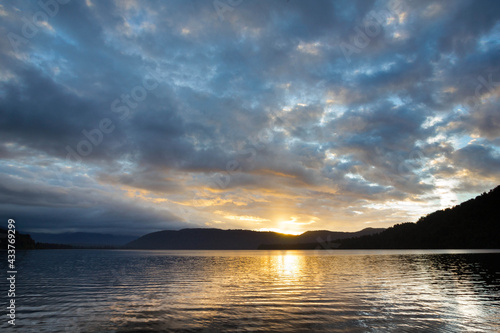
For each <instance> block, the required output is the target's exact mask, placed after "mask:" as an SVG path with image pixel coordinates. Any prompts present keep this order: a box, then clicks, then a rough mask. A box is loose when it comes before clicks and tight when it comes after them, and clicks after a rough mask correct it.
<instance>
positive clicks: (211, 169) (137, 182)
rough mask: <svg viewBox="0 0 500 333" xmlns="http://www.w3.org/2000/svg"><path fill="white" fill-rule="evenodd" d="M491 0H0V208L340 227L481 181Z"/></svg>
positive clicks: (409, 218) (491, 66)
mask: <svg viewBox="0 0 500 333" xmlns="http://www.w3.org/2000/svg"><path fill="white" fill-rule="evenodd" d="M499 51H500V2H499V1H487V0H483V1H472V0H471V1H466V0H454V1H425V0H424V1H420V0H419V1H417V0H406V1H405V0H401V1H369V0H366V1H352V0H349V1H302V0H275V1H263V0H262V1H257V0H256V1H251V0H215V1H212V0H209V1H202V0H182V1H180V0H179V1H130V0H127V1H118V0H117V1H96V0H87V1H83V0H82V1H76V0H73V1H68V0H59V1H56V0H42V1H13V0H10V1H2V3H1V5H0V217H1V218H2V219H3V220H4V221H5V223H7V219H8V218H14V219H15V220H16V225H17V228H18V230H23V231H27V232H51V233H58V232H76V231H83V232H101V233H113V234H124V235H143V234H146V233H148V232H153V231H158V230H165V229H181V228H195V227H204V228H206V227H211V228H221V229H252V230H274V231H280V232H287V233H295V234H297V233H300V232H303V231H306V230H332V231H357V230H360V229H363V228H366V227H383V228H386V227H390V226H392V225H394V224H395V223H401V222H415V221H417V220H418V218H419V217H420V216H423V215H426V214H429V213H431V212H433V211H435V210H437V209H443V208H447V207H451V206H454V205H456V204H459V203H460V202H462V201H464V200H468V199H470V198H473V197H475V196H477V195H479V194H481V193H482V192H485V191H488V190H489V189H492V188H494V187H496V186H498V185H499V184H500V112H499V105H500V103H499V102H500V52H499Z"/></svg>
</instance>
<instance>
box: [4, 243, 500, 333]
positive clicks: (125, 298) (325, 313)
mask: <svg viewBox="0 0 500 333" xmlns="http://www.w3.org/2000/svg"><path fill="white" fill-rule="evenodd" d="M5 263H6V260H4V261H3V262H2V264H1V265H5ZM499 263H500V253H498V251H497V252H496V253H480V251H334V250H332V251H119V250H117V251H112V250H102V251H101V250H42V251H26V252H20V253H18V275H17V281H16V288H17V290H16V305H17V320H16V329H17V331H19V332H143V331H146V332H147V331H152V332H153V331H164V332H220V331H222V332H252V331H253V332H306V331H315V332H465V331H466V332H475V331H476V332H498V331H500V321H499V320H498V318H500V264H499ZM0 268H1V269H2V270H3V271H6V267H4V266H1V267H0ZM0 283H1V287H2V290H4V291H6V290H7V289H8V288H7V284H6V282H5V280H4V281H1V282H0ZM2 293H3V291H2ZM5 299H6V298H5V297H3V298H2V302H3V303H2V307H3V308H4V309H5V305H6V303H5ZM4 313H5V312H4ZM6 327H8V325H7V319H6V316H5V315H4V320H2V322H1V323H0V329H1V330H2V331H4V329H5V328H6Z"/></svg>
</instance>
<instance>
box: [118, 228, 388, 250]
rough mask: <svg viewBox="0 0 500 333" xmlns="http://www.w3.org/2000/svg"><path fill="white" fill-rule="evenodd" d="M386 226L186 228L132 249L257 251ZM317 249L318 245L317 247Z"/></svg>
mask: <svg viewBox="0 0 500 333" xmlns="http://www.w3.org/2000/svg"><path fill="white" fill-rule="evenodd" d="M382 230H384V229H376V228H367V229H363V230H361V231H358V232H333V231H325V230H320V231H308V232H305V233H303V234H301V235H298V236H294V235H285V234H280V233H277V232H272V231H252V230H222V229H203V228H199V229H182V230H178V231H176V230H164V231H158V232H153V233H150V234H147V235H144V236H142V237H140V238H138V239H136V240H134V241H132V242H130V243H128V244H127V245H126V246H125V248H128V249H155V250H256V249H259V248H260V249H265V248H269V249H272V248H297V247H299V248H300V247H301V246H304V244H314V246H318V245H319V242H320V241H321V240H331V239H344V238H348V237H355V236H361V235H367V234H373V233H379V232H381V231H382ZM313 248H314V247H313Z"/></svg>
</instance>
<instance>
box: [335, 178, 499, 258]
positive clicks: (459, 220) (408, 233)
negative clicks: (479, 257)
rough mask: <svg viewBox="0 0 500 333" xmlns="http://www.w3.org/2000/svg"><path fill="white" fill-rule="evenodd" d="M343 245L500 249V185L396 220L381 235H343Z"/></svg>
mask: <svg viewBox="0 0 500 333" xmlns="http://www.w3.org/2000/svg"><path fill="white" fill-rule="evenodd" d="M340 248H344V249H452V248H453V249H500V186H498V187H496V188H495V189H493V190H491V191H489V192H488V193H486V192H485V193H483V194H482V195H479V196H477V197H476V198H474V199H471V200H468V201H465V202H463V203H461V204H460V205H457V206H455V207H453V208H447V209H444V210H438V211H436V212H434V213H431V214H429V215H427V216H424V217H422V218H420V219H419V220H418V222H417V223H411V222H408V223H402V224H396V225H394V226H392V227H390V228H388V229H386V230H385V231H383V232H381V233H380V234H378V235H370V236H363V237H359V238H351V239H344V240H343V241H342V242H341V245H340Z"/></svg>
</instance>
